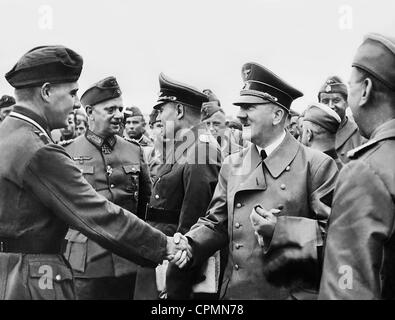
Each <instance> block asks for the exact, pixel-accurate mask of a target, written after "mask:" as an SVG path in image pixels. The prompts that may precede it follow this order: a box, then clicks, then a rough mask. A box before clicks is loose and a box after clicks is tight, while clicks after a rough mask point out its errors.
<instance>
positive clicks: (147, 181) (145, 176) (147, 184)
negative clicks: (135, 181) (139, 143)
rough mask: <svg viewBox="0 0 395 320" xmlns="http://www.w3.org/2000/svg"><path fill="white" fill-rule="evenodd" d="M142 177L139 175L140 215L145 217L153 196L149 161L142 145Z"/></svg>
mask: <svg viewBox="0 0 395 320" xmlns="http://www.w3.org/2000/svg"><path fill="white" fill-rule="evenodd" d="M140 163H141V170H140V177H139V192H140V195H139V203H138V213H137V214H138V216H139V217H144V215H145V209H146V206H147V203H149V201H150V197H151V187H152V183H151V177H150V173H149V169H148V165H147V162H146V161H145V157H144V153H143V149H142V148H141V147H140Z"/></svg>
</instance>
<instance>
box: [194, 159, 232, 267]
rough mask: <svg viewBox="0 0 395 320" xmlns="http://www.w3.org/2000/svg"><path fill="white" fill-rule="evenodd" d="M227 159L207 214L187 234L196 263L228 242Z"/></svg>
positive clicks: (199, 262)
mask: <svg viewBox="0 0 395 320" xmlns="http://www.w3.org/2000/svg"><path fill="white" fill-rule="evenodd" d="M228 159H229V157H228V158H226V159H225V162H224V164H223V165H222V167H221V170H220V172H219V176H218V183H217V186H216V188H215V191H214V195H213V198H212V200H211V202H210V205H209V208H208V211H207V214H206V216H204V217H201V218H200V219H199V220H198V222H197V223H196V224H195V225H193V226H192V228H191V230H190V231H189V232H188V233H187V234H186V236H187V237H188V238H190V239H191V241H192V245H193V255H194V256H193V260H194V264H196V265H199V264H201V263H202V262H204V261H205V260H206V259H208V258H209V257H210V256H211V255H213V254H214V253H215V252H216V251H217V250H219V249H221V248H223V247H224V246H226V244H227V243H228V241H229V240H228V209H227V180H228V171H229V163H228V161H227V160H228Z"/></svg>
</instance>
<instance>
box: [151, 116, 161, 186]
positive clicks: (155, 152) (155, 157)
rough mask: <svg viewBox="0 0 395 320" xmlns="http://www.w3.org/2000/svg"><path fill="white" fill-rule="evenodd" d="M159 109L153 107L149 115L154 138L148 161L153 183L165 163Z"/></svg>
mask: <svg viewBox="0 0 395 320" xmlns="http://www.w3.org/2000/svg"><path fill="white" fill-rule="evenodd" d="M158 116H159V110H156V109H153V110H152V112H151V113H150V116H149V126H150V129H151V136H152V140H153V147H152V150H151V152H150V153H149V154H148V158H147V163H148V168H149V173H150V177H151V181H152V183H153V182H154V181H155V180H156V177H157V175H158V168H159V166H160V165H161V164H162V163H163V159H162V158H163V137H162V128H163V126H162V122H161V121H160V120H159V119H158Z"/></svg>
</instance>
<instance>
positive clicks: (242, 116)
mask: <svg viewBox="0 0 395 320" xmlns="http://www.w3.org/2000/svg"><path fill="white" fill-rule="evenodd" d="M236 117H237V118H238V119H239V120H240V121H241V122H243V121H245V120H247V113H246V112H245V111H244V110H243V109H242V108H240V109H239V112H238V113H237V115H236Z"/></svg>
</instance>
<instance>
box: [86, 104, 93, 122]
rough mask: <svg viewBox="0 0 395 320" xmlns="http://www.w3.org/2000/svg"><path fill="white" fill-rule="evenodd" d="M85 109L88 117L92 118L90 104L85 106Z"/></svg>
mask: <svg viewBox="0 0 395 320" xmlns="http://www.w3.org/2000/svg"><path fill="white" fill-rule="evenodd" d="M85 111H86V114H87V116H88V118H89V119H91V120H92V113H93V108H92V107H91V106H90V105H87V106H85Z"/></svg>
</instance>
